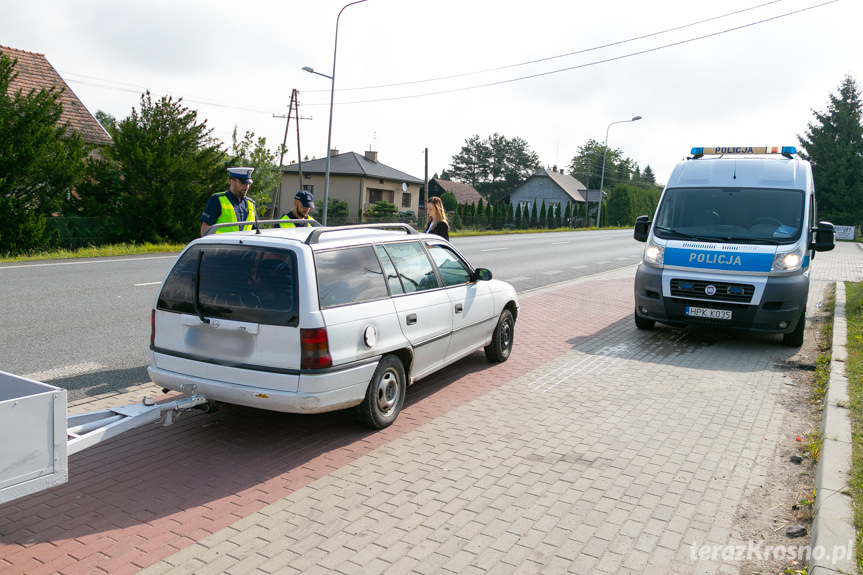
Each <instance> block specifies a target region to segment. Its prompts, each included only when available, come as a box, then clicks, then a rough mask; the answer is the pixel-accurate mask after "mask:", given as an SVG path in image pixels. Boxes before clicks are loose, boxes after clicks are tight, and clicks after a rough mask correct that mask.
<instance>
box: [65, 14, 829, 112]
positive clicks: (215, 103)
mask: <svg viewBox="0 0 863 575" xmlns="http://www.w3.org/2000/svg"><path fill="white" fill-rule="evenodd" d="M782 1H784V0H771V1H770V2H765V3H763V4H759V5H756V6H752V7H749V8H744V9H742V10H737V11H735V12H729V13H727V14H722V15H720V16H714V17H712V18H707V19H705V20H699V21H697V22H692V23H690V24H685V25H682V26H677V27H673V28H668V29H666V30H662V31H658V32H652V33H650V34H644V35H641V36H637V37H634V38H629V39H626V40H620V41H617V42H612V43H609V44H604V45H601V46H595V47H592V48H585V49H582V50H578V51H575V52H570V53H567V54H560V55H557V56H549V57H547V58H541V59H538V60H532V61H528V62H521V63H518V64H510V65H507V66H501V67H498V68H490V69H487V70H480V71H476V72H466V73H463V74H455V75H452V76H443V77H438V78H430V79H426V80H416V81H411V82H403V83H398V84H388V85H381V86H368V87H361V88H345V89H340V90H338V91H349V90H371V89H380V88H392V87H397V86H407V85H413V84H422V83H429V82H435V81H440V80H448V79H453V78H459V77H464V76H472V75H478V74H483V73H488V72H493V71H499V70H504V69H509V68H515V67H520V66H526V65H530V64H536V63H540V62H545V61H549V60H555V59H559V58H564V57H568V56H573V55H577V54H583V53H587V52H592V51H596V50H601V49H603V48H609V47H613V46H618V45H622V44H626V43H629V42H634V41H637V40H642V39H645V38H650V37H653V36H659V35H662V34H667V33H669V32H674V31H677V30H682V29H685V28H690V27H693V26H697V25H699V24H704V23H707V22H711V21H714V20H719V19H722V18H726V17H729V16H733V15H736V14H740V13H743V12H747V11H750V10H755V9H757V8H762V7H764V6H769V5H771V4H776V3H778V2H782ZM838 1H839V0H827V1H826V2H822V3H820V4H815V5H812V6H807V7H805V8H801V9H799V10H794V11H791V12H786V13H784V14H779V15H777V16H772V17H770V18H765V19H763V20H758V21H755V22H750V23H748V24H743V25H740V26H735V27H732V28H728V29H725V30H721V31H718V32H713V33H710V34H705V35H702V36H697V37H695V38H689V39H686V40H681V41H678V42H672V43H669V44H664V45H662V46H657V47H653V48H647V49H644V50H639V51H637V52H630V53H628V54H623V55H621V56H614V57H611V58H605V59H602V60H596V61H593V62H588V63H585V64H579V65H576V66H569V67H566V68H559V69H556V70H551V71H548V72H540V73H537V74H530V75H527V76H520V77H518V78H510V79H507V80H500V81H496V82H488V83H484V84H477V85H474V86H466V87H461V88H451V89H446V90H437V91H434V92H426V93H421V94H413V95H407V96H390V97H384V98H375V99H369V100H356V101H350V102H336V104H338V105H348V104H371V103H377V102H389V101H394V100H408V99H413V98H424V97H429V96H439V95H443V94H451V93H455V92H464V91H468V90H477V89H480V88H488V87H492V86H499V85H503V84H510V83H514V82H521V81H524V80H531V79H534V78H540V77H543V76H549V75H552V74H559V73H562V72H569V71H572V70H578V69H581V68H587V67H591V66H597V65H599V64H607V63H609V62H614V61H617V60H624V59H627V58H632V57H635V56H640V55H643V54H648V53H650V52H656V51H659V50H664V49H666V48H672V47H676V46H681V45H683V44H689V43H692V42H696V41H699V40H704V39H707V38H712V37H715V36H720V35H723V34H728V33H730V32H736V31H738V30H742V29H745V28H749V27H752V26H756V25H759V24H765V23H767V22H772V21H774V20H778V19H780V18H784V17H787V16H792V15H796V14H800V13H802V12H806V11H809V10H814V9H816V8H822V7H824V6H827V5H829V4H833V3H835V2H838ZM63 74H64V75H67V76H79V77H81V78H87V79H89V80H96V81H98V82H109V83H113V84H117V86H110V85H105V84H99V83H96V82H87V81H83V80H75V79H71V78H70V79H68V81H69V82H72V83H75V84H81V85H86V86H93V87H97V88H105V89H109V90H116V91H120V92H131V93H139V94H142V93H144V92H145V91H147V90H146V89H142V88H138V89H136V88H135V87H134V85H132V84H123V83H120V82H114V81H112V80H103V79H100V78H94V77H91V76H84V75H81V74H75V73H66V72H64V73H63ZM122 86H130V87H129V88H124V87H122ZM322 91H325V90H307V91H306V93H312V92H322ZM150 92H151V93H153V94H156V95H171V94H172V93H173V92H172V91H170V90H167V91H166V90H163V91H161V94H159V92H156V91H153V90H150ZM181 97H182V98H183V101H185V102H191V103H196V104H202V105H205V106H213V107H219V108H234V109H238V110H243V111H247V112H254V113H260V114H267V115H271V114H273V113H274V112H272V110H263V109H261V108H251V107H248V106H241V105H237V104H233V103H229V102H219V101H216V100H210V99H205V98H203V97H198V96H189V97H185V96H181ZM324 105H329V104H328V103H319V104H317V103H312V104H309V103H307V104H306V106H324Z"/></svg>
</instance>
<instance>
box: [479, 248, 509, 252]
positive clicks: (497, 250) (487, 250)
mask: <svg viewBox="0 0 863 575" xmlns="http://www.w3.org/2000/svg"><path fill="white" fill-rule="evenodd" d="M508 249H509V248H487V249H484V250H479V251H481V252H499V251H500V250H508Z"/></svg>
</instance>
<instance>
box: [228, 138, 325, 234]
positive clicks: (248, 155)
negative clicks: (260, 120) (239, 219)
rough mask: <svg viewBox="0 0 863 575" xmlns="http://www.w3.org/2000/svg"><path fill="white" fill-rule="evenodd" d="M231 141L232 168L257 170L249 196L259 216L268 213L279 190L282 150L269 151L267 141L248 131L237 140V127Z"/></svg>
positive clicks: (230, 160) (253, 176) (229, 161)
mask: <svg viewBox="0 0 863 575" xmlns="http://www.w3.org/2000/svg"><path fill="white" fill-rule="evenodd" d="M231 141H232V145H231V157H230V158H229V159H228V163H229V164H230V165H231V166H246V167H249V168H255V171H254V173H253V174H252V180H253V181H254V183H253V184H252V186H251V187H250V188H249V195H250V196H251V197H252V199H253V200H255V204H256V205H257V208H258V215H262V214H264V213H265V212H267V211H268V210H267V206H271V205H272V204H273V199H274V198H275V194H276V192H277V191H278V189H279V183H280V179H281V178H280V175H279V166H278V164H277V163H276V158H277V157H278V156H279V154H280V153H281V150H279V149H277V150H274V151H270V150H269V149H267V139H266V138H257V139H255V133H254V132H248V131H247V132H246V134H245V136H243V139H242V140H237V127H236V126H234V133H233V134H232V136H231ZM279 147H281V144H279ZM229 167H230V166H229ZM322 205H323V204H322ZM327 220H328V221H329V212H327Z"/></svg>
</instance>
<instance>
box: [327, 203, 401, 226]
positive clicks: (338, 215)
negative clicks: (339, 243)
mask: <svg viewBox="0 0 863 575" xmlns="http://www.w3.org/2000/svg"><path fill="white" fill-rule="evenodd" d="M393 205H395V204H393ZM323 210H324V200H323V199H320V200H315V211H314V213H313V214H311V215H312V217H313V218H315V219H317V215H318V214H322V213H323ZM350 211H351V210H350V205H349V204H348V202H347V200H340V199H338V198H327V225H328V226H332V225H342V224H344V223H345V222H347V220H348V217H349V216H350Z"/></svg>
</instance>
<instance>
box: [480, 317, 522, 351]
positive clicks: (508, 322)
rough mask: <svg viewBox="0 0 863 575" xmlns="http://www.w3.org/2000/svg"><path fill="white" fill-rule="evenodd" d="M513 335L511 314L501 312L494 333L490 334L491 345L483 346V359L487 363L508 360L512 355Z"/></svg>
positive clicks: (513, 324) (513, 325)
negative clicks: (487, 361)
mask: <svg viewBox="0 0 863 575" xmlns="http://www.w3.org/2000/svg"><path fill="white" fill-rule="evenodd" d="M514 335H515V320H514V319H513V317H512V312H511V311H509V310H508V309H505V310H503V312H502V313H501V314H500V318H499V319H498V320H497V325H496V326H495V328H494V332H493V333H492V334H491V343H490V344H489V345H487V346H485V357H486V359H488V360H489V361H493V362H495V363H501V362H504V361H506V360H507V359H509V354H510V353H512V344H513V336H514Z"/></svg>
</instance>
